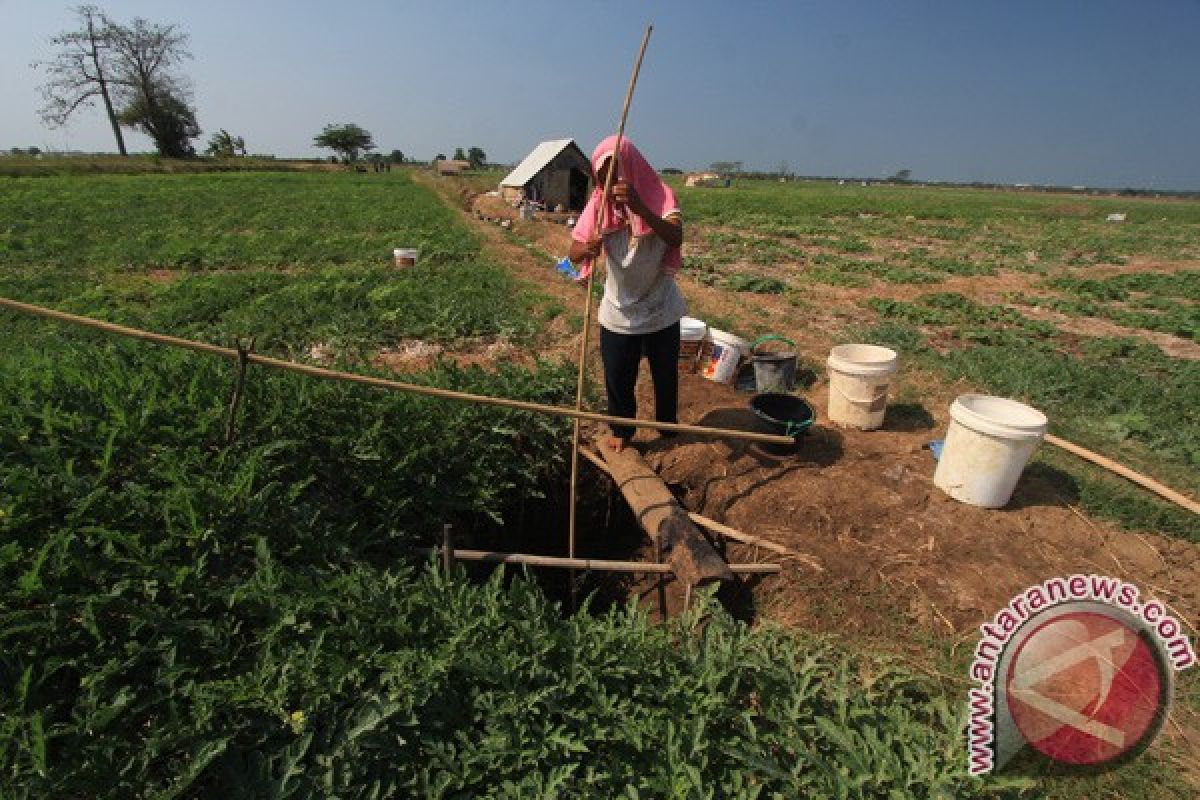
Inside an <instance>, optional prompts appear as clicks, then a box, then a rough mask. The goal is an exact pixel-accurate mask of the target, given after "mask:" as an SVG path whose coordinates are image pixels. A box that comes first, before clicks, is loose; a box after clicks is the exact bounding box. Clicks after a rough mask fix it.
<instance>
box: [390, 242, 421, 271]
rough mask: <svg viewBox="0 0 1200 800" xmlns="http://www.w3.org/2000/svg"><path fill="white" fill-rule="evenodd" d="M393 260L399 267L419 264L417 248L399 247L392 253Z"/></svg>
mask: <svg viewBox="0 0 1200 800" xmlns="http://www.w3.org/2000/svg"><path fill="white" fill-rule="evenodd" d="M392 258H393V259H394V260H395V262H396V266H397V267H411V266H413V265H414V264H416V263H417V248H415V247H397V248H396V249H395V250H393V251H392Z"/></svg>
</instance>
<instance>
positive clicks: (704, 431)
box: [0, 297, 795, 445]
mask: <svg viewBox="0 0 1200 800" xmlns="http://www.w3.org/2000/svg"><path fill="white" fill-rule="evenodd" d="M0 307H2V308H7V309H10V310H12V311H20V312H22V313H25V314H31V315H33V316H37V317H45V318H47V319H53V320H56V321H58V322H66V323H70V324H72V325H80V326H82V327H85V328H92V329H94V330H99V331H104V332H105V333H111V334H115V335H117V336H125V337H128V338H131V339H140V340H142V341H145V342H153V343H154V344H162V345H167V346H169V347H180V348H183V349H185V350H192V351H195V352H197V353H207V354H208V355H214V356H220V357H222V358H228V359H231V360H233V361H237V360H238V357H239V356H238V351H237V350H236V349H235V348H232V347H221V346H220V345H215V344H208V343H207V342H197V341H193V340H191V339H181V338H179V337H177V336H169V335H167V334H164V333H154V332H152V331H143V330H139V329H137V328H129V327H126V326H124V325H117V324H116V323H112V322H104V321H102V320H98V319H92V318H91V317H81V316H78V315H76V314H68V313H67V312H65V311H56V310H54V309H52V308H44V307H42V306H36V305H31V304H29V303H22V302H20V301H17V300H9V299H8V298H4V297H0ZM245 360H246V363H249V364H258V365H259V366H263V367H268V368H270V369H279V370H284V371H287V372H297V373H300V374H301V375H309V376H312V377H314V378H324V379H325V380H334V381H346V382H348V383H358V384H361V385H363V386H371V387H374V388H377V389H391V390H393V391H398V392H408V393H410V394H419V395H425V396H427V397H437V398H440V399H443V400H457V401H461V402H466V403H478V404H481V405H491V406H500V407H502V408H511V409H515V410H518V411H532V412H535V413H539V414H550V415H553V416H559V417H572V418H574V419H581V420H589V421H592V422H604V423H617V424H620V425H630V426H632V427H635V428H653V429H656V430H664V431H677V432H679V433H691V434H696V435H698V436H714V437H723V438H728V439H742V440H745V441H750V442H763V443H766V444H788V445H791V444H795V440H794V439H792V438H791V437H788V436H773V435H771V434H768V433H755V432H753V431H737V430H727V429H724V428H710V427H707V426H704V425H686V424H683V423H675V422H655V421H653V420H640V419H628V418H626V417H613V416H609V415H608V414H598V413H596V412H593V411H583V410H578V409H573V408H565V407H562V406H551V405H546V404H544V403H534V402H530V401H528V400H511V399H509V398H506V397H491V396H488V395H481V394H470V393H468V392H456V391H454V390H452V389H439V388H437V387H435V386H422V385H420V384H415V383H406V382H404V381H395V380H389V379H387V378H377V377H373V376H370V375H356V374H354V373H352V372H340V371H338V370H333V369H326V368H325V367H315V366H312V365H310V364H300V363H297V362H295V361H286V360H284V359H281V358H271V357H270V356H264V355H259V354H257V353H248V354H247V355H246V356H245Z"/></svg>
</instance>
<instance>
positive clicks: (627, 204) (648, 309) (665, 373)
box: [569, 136, 687, 450]
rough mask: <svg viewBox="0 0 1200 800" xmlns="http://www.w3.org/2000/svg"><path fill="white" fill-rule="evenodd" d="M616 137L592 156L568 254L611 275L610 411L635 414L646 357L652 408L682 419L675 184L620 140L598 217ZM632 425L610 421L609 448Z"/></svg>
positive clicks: (605, 332) (604, 307) (605, 314)
mask: <svg viewBox="0 0 1200 800" xmlns="http://www.w3.org/2000/svg"><path fill="white" fill-rule="evenodd" d="M616 148H617V137H616V136H610V137H608V138H607V139H605V140H604V141H602V142H601V143H600V144H599V145H597V146H596V150H595V151H594V152H593V153H592V171H593V174H594V178H595V188H594V189H593V191H592V196H591V198H590V199H589V200H588V203H587V206H586V207H584V209H583V212H582V213H581V214H580V215H579V222H578V223H577V224H576V225H575V228H574V230H573V231H572V232H571V238H572V240H573V241H572V244H571V251H570V254H569V258H570V259H571V261H572V262H574V263H578V264H581V265H582V267H583V269H582V274H583V275H584V276H586V275H587V274H588V272H589V271H590V270H591V268H592V266H593V262H594V261H595V260H596V259H597V258H599V257H600V256H601V255H603V256H604V259H605V265H606V267H607V269H606V270H605V273H606V277H605V280H604V297H603V299H602V300H601V301H600V311H599V315H598V316H599V321H600V354H601V357H602V358H603V360H604V385H605V389H606V391H607V394H608V413H609V414H610V415H612V416H614V417H629V418H633V417H636V416H637V399H636V395H635V392H634V390H635V388H636V386H637V377H638V368H639V366H640V364H641V360H642V358H643V357H645V358H646V360H647V361H649V362H650V376H651V377H652V378H653V379H654V413H655V419H657V420H658V421H659V422H677V421H678V406H679V366H678V365H679V320H680V318H681V317H683V315H684V314H686V313H687V304H686V303H685V302H684V299H683V294H682V293H681V292H680V291H679V286H678V284H676V282H675V275H676V273H678V272H679V267H680V264H681V263H682V260H683V256H682V250H681V248H682V245H683V222H682V215H681V213H680V210H679V203H678V201H677V200H676V199H675V193H674V192H673V191H671V187H669V186H667V185H666V184H665V183H663V182H662V179H661V178H659V177H658V173H657V172H655V171H654V168H653V167H651V166H650V164H649V163H647V161H646V159H645V158H644V157H643V156H642V154H641V153H640V152H638V149H637V148H636V147H634V146H633V143H632V142H630V141H629V140H628V139H624V138H623V139H622V140H621V148H620V151H619V152H618V153H617V174H616V175H615V176H614V178H613V186H612V197H611V198H610V202H609V203H608V206H607V208H606V210H605V214H604V219H603V220H600V219H597V216H598V212H599V208H600V196H601V194H602V193H603V191H604V183H605V181H606V180H607V178H608V171H609V168H610V167H611V166H612V157H613V152H614V151H615V150H616ZM633 434H634V428H633V427H631V426H627V425H613V426H612V436H611V437H610V438H609V442H608V444H609V446H610V447H612V448H614V449H616V450H621V449H623V448H624V447H625V445H626V444H628V442H629V440H630V439H632V438H633Z"/></svg>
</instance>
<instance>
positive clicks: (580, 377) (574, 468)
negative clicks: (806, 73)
mask: <svg viewBox="0 0 1200 800" xmlns="http://www.w3.org/2000/svg"><path fill="white" fill-rule="evenodd" d="M653 31H654V26H653V25H647V26H646V33H645V34H644V35H643V36H642V46H641V47H640V48H639V49H638V54H637V60H636V61H634V62H633V73H632V74H631V75H630V76H629V87H628V88H627V89H626V90H625V103H624V104H623V105H622V106H621V119H620V122H619V123H618V124H617V145H616V147H615V148H614V149H613V154H612V160H611V161H610V162H609V165H608V176H607V177H606V178H605V180H604V190H603V191H602V192H601V194H600V203H599V205H598V206H597V208H596V221H597V223H603V221H604V214H605V211H606V210H607V205H608V198H609V194H610V192H612V185H613V180H614V179H615V178H616V175H617V159H618V158H619V157H620V153H621V141H622V139H624V137H625V120H626V119H627V118H628V117H629V103H630V101H632V100H633V89H634V87H636V86H637V79H638V73H639V72H641V71H642V57H643V56H645V55H646V45H647V44H648V43H649V42H650V34H651V33H652V32H653ZM596 230H597V231H598V232H599V233H600V236H601V237H602V238H603V236H604V232H603V225H602V224H597V225H596ZM600 264H601V260H600V257H599V256H597V257H595V258H593V259H592V268H591V270H590V271H589V272H588V279H587V292H586V298H585V300H584V307H583V309H584V310H583V339H582V341H581V342H580V343H579V368H578V372H577V374H576V381H575V410H576V411H582V410H583V387H584V382H585V381H586V378H587V354H588V339H589V335H590V333H591V330H592V286H593V285H594V283H595V280H596V272H597V271H598V270H599V269H600ZM581 425H582V422H581V420H580V418H579V417H576V418H575V425H574V426H573V430H572V431H571V497H570V500H569V502H568V505H569V507H570V511H569V515H570V516H569V519H568V521H567V554H568V555H569V556H570V557H571V558H574V557H575V518H576V517H577V516H578V509H577V508H576V505H577V497H576V495H578V494H579V492H578V484H579V436H580V427H581Z"/></svg>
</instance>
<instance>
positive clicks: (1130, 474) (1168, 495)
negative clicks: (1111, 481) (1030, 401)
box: [1046, 433, 1200, 514]
mask: <svg viewBox="0 0 1200 800" xmlns="http://www.w3.org/2000/svg"><path fill="white" fill-rule="evenodd" d="M1046 441H1047V442H1049V443H1050V444H1052V445H1054V446H1055V447H1061V448H1062V449H1063V450H1066V451H1067V452H1068V453H1073V454H1074V455H1077V456H1079V457H1080V458H1082V459H1083V460H1084V461H1090V462H1092V463H1093V464H1096V465H1097V466H1101V467H1104V468H1105V469H1107V470H1108V471H1109V472H1112V473H1114V474H1116V475H1120V476H1121V477H1122V478H1125V479H1126V480H1129V481H1133V482H1134V483H1136V484H1137V485H1138V486H1141V487H1142V488H1143V489H1149V490H1150V491H1152V492H1154V493H1155V494H1156V495H1158V496H1159V497H1162V498H1163V499H1165V500H1170V501H1171V502H1172V503H1174V504H1175V505H1177V506H1180V507H1182V508H1186V509H1187V510H1188V511H1190V512H1192V513H1193V514H1200V503H1197V502H1196V501H1195V500H1193V499H1191V498H1190V497H1187V496H1186V495H1183V494H1180V493H1179V492H1177V491H1175V490H1174V489H1172V488H1170V487H1168V486H1164V485H1163V484H1161V483H1159V482H1158V481H1156V480H1154V479H1153V478H1149V477H1147V476H1145V475H1143V474H1142V473H1140V472H1135V471H1133V470H1131V469H1130V468H1129V467H1127V466H1125V465H1124V464H1118V463H1117V462H1116V461H1113V460H1112V459H1111V458H1105V457H1104V456H1102V455H1100V454H1099V453H1093V452H1092V451H1091V450H1088V449H1087V448H1086V447H1080V446H1079V445H1077V444H1074V443H1073V442H1068V441H1067V440H1066V439H1060V438H1058V437H1057V436H1054V435H1053V434H1049V433H1047V434H1046Z"/></svg>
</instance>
